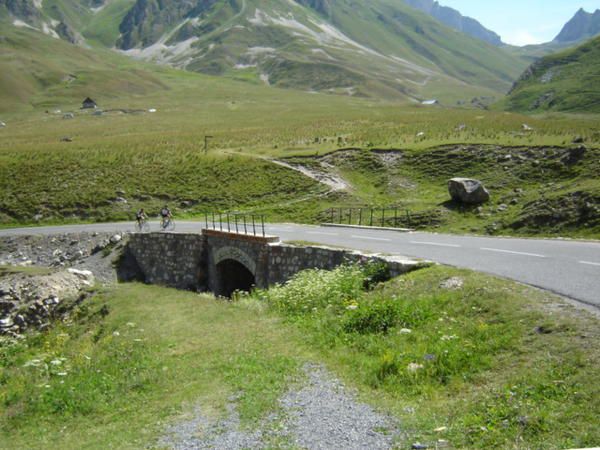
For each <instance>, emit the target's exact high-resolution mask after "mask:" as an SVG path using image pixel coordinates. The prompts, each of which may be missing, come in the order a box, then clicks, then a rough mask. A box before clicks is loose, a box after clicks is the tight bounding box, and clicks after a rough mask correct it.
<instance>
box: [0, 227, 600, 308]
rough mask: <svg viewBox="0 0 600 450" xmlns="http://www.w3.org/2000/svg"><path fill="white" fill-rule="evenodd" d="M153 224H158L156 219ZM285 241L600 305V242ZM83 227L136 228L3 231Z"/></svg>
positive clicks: (305, 232) (378, 234) (335, 231)
mask: <svg viewBox="0 0 600 450" xmlns="http://www.w3.org/2000/svg"><path fill="white" fill-rule="evenodd" d="M176 225H177V226H176V232H199V231H200V230H201V229H202V228H203V226H204V223H203V222H177V224H176ZM151 226H152V229H153V230H156V229H158V225H157V224H156V223H152V224H151ZM266 228H267V230H266V232H267V233H268V234H271V235H276V236H279V237H281V239H282V240H284V241H292V240H293V241H309V242H315V243H321V244H327V245H335V246H341V247H347V248H353V249H356V250H367V251H374V252H382V253H388V254H397V255H403V256H410V257H416V258H424V259H429V260H432V261H436V262H439V263H442V264H448V265H452V266H456V267H464V268H468V269H473V270H477V271H481V272H486V273H490V274H494V275H499V276H502V277H505V278H509V279H513V280H516V281H520V282H522V283H526V284H529V285H532V286H536V287H539V288H542V289H546V290H549V291H552V292H555V293H557V294H560V295H563V296H565V297H568V298H571V299H573V300H577V301H579V302H583V303H586V304H588V305H591V306H594V307H595V308H600V242H582V241H570V240H551V239H515V238H495V237H472V236H456V235H446V234H432V233H420V232H409V233H401V232H397V231H388V230H367V229H355V228H333V227H316V226H308V225H292V224H274V225H267V227H266ZM78 231H98V232H105V231H106V232H112V231H115V232H117V231H133V225H132V224H128V223H112V224H93V225H66V226H55V227H37V228H19V229H6V230H0V236H9V235H24V234H57V233H68V232H78Z"/></svg>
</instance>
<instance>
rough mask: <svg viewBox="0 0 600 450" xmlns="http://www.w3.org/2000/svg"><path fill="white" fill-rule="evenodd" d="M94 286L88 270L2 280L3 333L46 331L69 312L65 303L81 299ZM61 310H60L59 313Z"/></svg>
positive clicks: (16, 276)
mask: <svg viewBox="0 0 600 450" xmlns="http://www.w3.org/2000/svg"><path fill="white" fill-rule="evenodd" d="M93 283H94V275H93V274H92V273H91V272H89V271H81V270H74V269H69V270H68V271H62V272H55V273H50V274H48V275H34V276H28V275H27V274H21V273H17V274H11V275H7V276H5V277H3V278H2V279H0V292H4V293H5V295H4V299H5V300H3V302H4V306H3V308H2V311H3V312H2V317H0V334H8V335H10V336H16V335H18V334H21V333H23V332H25V331H27V330H28V329H37V330H43V329H45V328H47V327H48V326H49V323H50V319H52V318H53V317H55V316H56V315H57V314H59V313H61V312H64V313H67V312H68V309H69V306H68V304H67V305H65V306H63V303H64V302H63V300H74V301H75V303H73V305H72V306H74V305H75V304H76V300H77V299H78V298H80V296H81V294H82V292H83V290H84V289H86V288H88V287H89V286H91V285H92V284H93ZM59 308H61V311H59Z"/></svg>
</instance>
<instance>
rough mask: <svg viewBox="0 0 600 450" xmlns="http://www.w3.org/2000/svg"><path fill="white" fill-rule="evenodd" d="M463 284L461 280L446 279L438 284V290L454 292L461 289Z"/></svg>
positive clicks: (457, 278)
mask: <svg viewBox="0 0 600 450" xmlns="http://www.w3.org/2000/svg"><path fill="white" fill-rule="evenodd" d="M464 284H465V281H464V280H463V279H462V278H460V277H452V278H448V279H447V280H444V281H442V282H441V283H440V288H442V289H448V290H451V291H454V290H457V289H460V288H462V287H463V285H464Z"/></svg>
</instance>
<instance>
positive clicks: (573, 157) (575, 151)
mask: <svg viewBox="0 0 600 450" xmlns="http://www.w3.org/2000/svg"><path fill="white" fill-rule="evenodd" d="M586 151H587V147H586V146H585V145H578V146H577V147H573V148H570V149H569V150H568V152H567V154H566V155H565V156H563V158H562V159H561V161H562V162H563V164H566V165H572V164H577V163H578V162H579V161H581V160H582V159H583V157H584V156H585V152H586Z"/></svg>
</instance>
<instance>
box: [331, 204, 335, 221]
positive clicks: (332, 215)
mask: <svg viewBox="0 0 600 450" xmlns="http://www.w3.org/2000/svg"><path fill="white" fill-rule="evenodd" d="M334 214H335V209H333V206H332V207H331V223H334V222H335V217H334Z"/></svg>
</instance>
